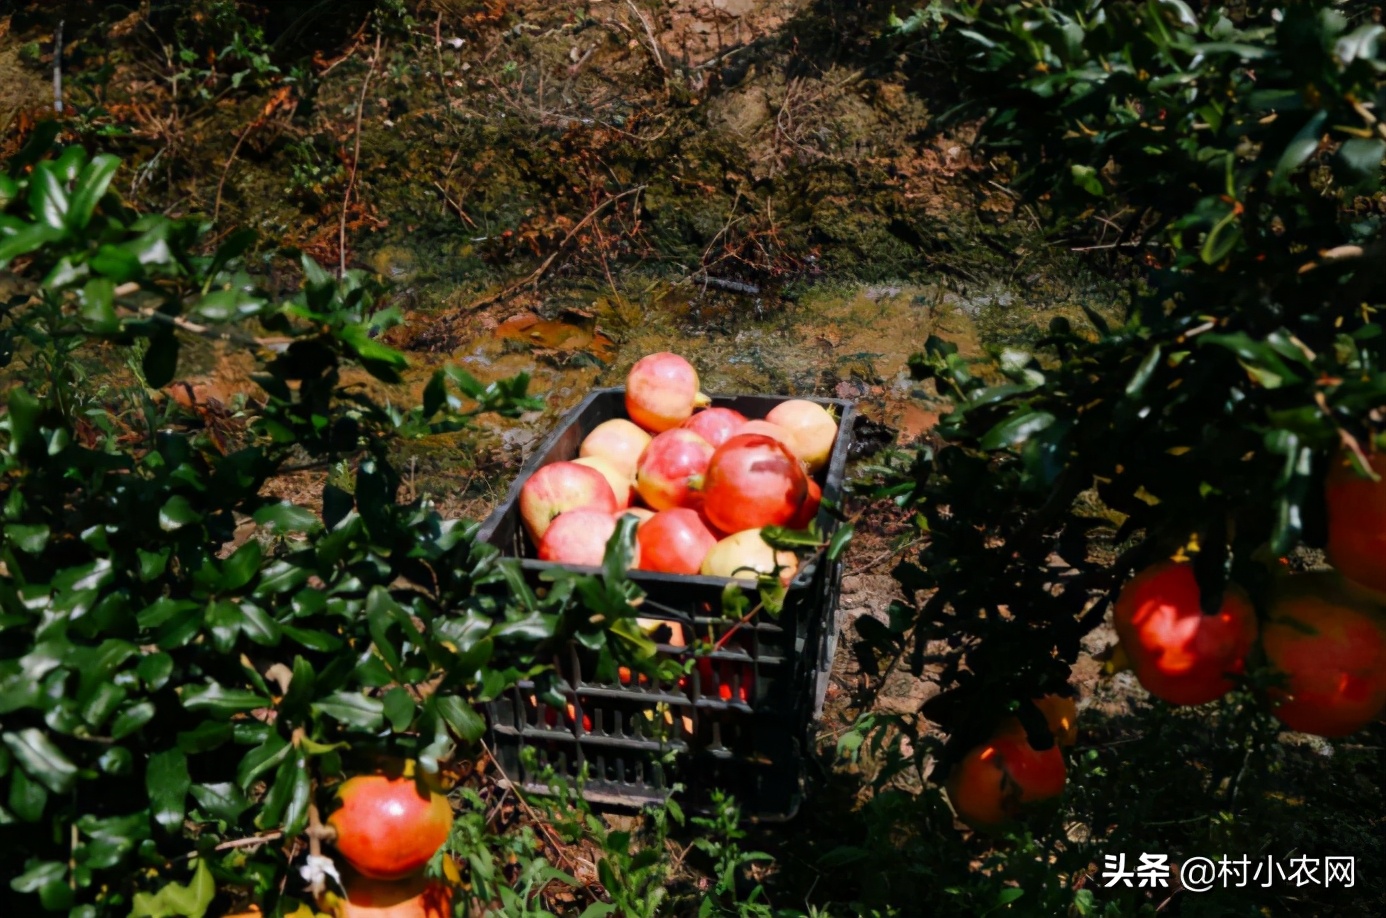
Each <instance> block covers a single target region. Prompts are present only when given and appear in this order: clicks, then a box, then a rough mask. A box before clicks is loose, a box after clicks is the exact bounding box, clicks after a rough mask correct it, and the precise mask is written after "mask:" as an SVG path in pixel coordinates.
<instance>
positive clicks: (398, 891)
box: [328, 871, 452, 918]
mask: <svg viewBox="0 0 1386 918" xmlns="http://www.w3.org/2000/svg"><path fill="white" fill-rule="evenodd" d="M345 892H347V899H341V897H338V896H328V899H330V900H334V901H331V904H330V906H328V910H330V911H331V914H333V917H334V918H452V889H449V887H448V885H446V883H442V882H439V881H435V879H428V878H427V876H423V875H421V874H420V875H414V876H407V878H405V879H398V881H387V879H371V878H370V876H362V875H359V874H353V872H349V871H348V874H347V876H345Z"/></svg>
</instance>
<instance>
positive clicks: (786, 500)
mask: <svg viewBox="0 0 1386 918" xmlns="http://www.w3.org/2000/svg"><path fill="white" fill-rule="evenodd" d="M807 494H808V475H807V474H806V473H805V471H804V466H803V463H801V462H800V461H799V459H798V457H797V456H795V455H794V453H793V452H791V451H790V450H789V448H788V447H786V446H785V445H784V444H782V443H780V442H779V441H778V440H776V439H774V438H773V437H768V436H765V435H764V434H737V435H736V436H734V437H732V438H731V439H730V440H728V441H727V442H726V443H723V444H722V445H721V446H719V447H718V448H717V451H716V452H714V453H713V454H712V459H711V460H710V461H709V462H708V466H707V474H706V475H705V476H704V478H703V509H704V512H705V513H706V514H707V518H708V519H709V520H710V521H711V522H712V524H713V525H714V526H716V527H717V528H718V529H720V530H722V531H723V532H731V533H736V532H740V531H741V530H743V529H759V528H761V527H764V526H783V525H784V524H785V523H788V522H789V521H790V520H791V519H793V518H794V514H795V512H796V511H798V509H799V507H800V505H801V504H802V503H803V502H804V498H805V496H806V495H807Z"/></svg>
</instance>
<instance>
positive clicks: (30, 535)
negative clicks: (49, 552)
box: [5, 523, 49, 555]
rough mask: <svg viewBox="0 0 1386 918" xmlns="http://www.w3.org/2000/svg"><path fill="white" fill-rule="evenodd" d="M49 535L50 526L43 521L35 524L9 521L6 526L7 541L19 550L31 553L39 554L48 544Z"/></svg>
mask: <svg viewBox="0 0 1386 918" xmlns="http://www.w3.org/2000/svg"><path fill="white" fill-rule="evenodd" d="M48 535H49V530H48V527H47V526H45V525H43V524H41V523H35V524H33V525H27V524H24V523H9V524H8V525H6V526H5V541H6V542H8V543H9V544H11V545H13V546H14V547H15V548H17V549H18V550H20V551H22V552H25V553H27V554H31V555H37V554H39V553H40V552H42V551H43V549H44V546H46V545H47V544H48Z"/></svg>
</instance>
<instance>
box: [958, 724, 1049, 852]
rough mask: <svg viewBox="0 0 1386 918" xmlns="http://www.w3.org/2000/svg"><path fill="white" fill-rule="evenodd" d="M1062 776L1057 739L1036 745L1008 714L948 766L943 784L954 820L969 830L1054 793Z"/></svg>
mask: <svg viewBox="0 0 1386 918" xmlns="http://www.w3.org/2000/svg"><path fill="white" fill-rule="evenodd" d="M1066 780H1067V770H1066V769H1065V767H1064V756H1063V753H1062V752H1061V751H1060V750H1059V746H1058V744H1057V743H1056V744H1054V745H1053V746H1050V747H1049V748H1048V749H1045V750H1043V751H1040V750H1037V749H1035V748H1034V747H1033V746H1031V745H1030V740H1029V737H1027V736H1026V734H1025V728H1024V727H1022V726H1021V724H1020V721H1019V720H1017V719H1015V718H1008V719H1007V720H1006V721H1005V722H1003V723H1002V725H1001V727H1000V728H999V729H998V730H997V731H996V733H995V734H994V735H993V736H992V738H991V739H990V740H988V741H987V742H985V743H982V744H980V745H978V746H975V747H973V748H972V749H971V750H970V751H969V752H968V753H967V755H965V756H963V759H962V761H960V762H958V763H957V764H956V765H954V766H953V768H952V769H951V770H950V771H949V772H948V780H947V782H946V783H945V785H944V786H945V788H946V790H947V791H948V800H949V802H950V803H952V804H953V809H954V810H955V811H956V812H957V814H958V818H959V819H961V820H962V821H963V822H965V823H967V824H968V825H969V826H971V827H972V828H974V829H979V830H991V829H1000V828H1004V827H1005V826H1007V825H1009V824H1011V823H1012V822H1013V821H1014V820H1015V819H1016V818H1017V817H1018V816H1020V815H1022V814H1023V813H1024V812H1025V811H1026V810H1027V809H1030V808H1032V807H1033V806H1035V805H1036V804H1040V803H1043V802H1044V801H1046V800H1052V799H1053V798H1055V797H1058V796H1059V795H1060V794H1062V793H1063V791H1064V784H1065V782H1066Z"/></svg>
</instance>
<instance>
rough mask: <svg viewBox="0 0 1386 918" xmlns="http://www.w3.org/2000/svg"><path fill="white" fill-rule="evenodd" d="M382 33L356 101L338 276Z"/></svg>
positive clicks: (343, 260)
mask: <svg viewBox="0 0 1386 918" xmlns="http://www.w3.org/2000/svg"><path fill="white" fill-rule="evenodd" d="M381 36H382V33H381V32H376V33H375V54H374V55H373V56H372V57H371V67H370V69H369V70H367V71H366V79H365V80H363V81H362V83H361V98H360V99H359V100H358V101H357V103H356V141H355V148H354V149H353V151H352V154H351V176H350V177H349V178H348V179H347V187H346V193H345V194H344V195H342V219H341V222H340V223H339V224H338V226H337V249H338V252H337V254H338V262H337V276H338V277H342V276H344V275H345V274H346V257H347V256H346V225H347V209H348V208H349V207H350V206H351V193H352V192H353V191H355V190H356V167H357V165H358V164H359V163H360V162H361V119H362V117H363V116H364V115H365V113H366V92H367V91H369V89H370V87H371V77H373V76H375V66H376V64H377V63H379V61H380V39H381Z"/></svg>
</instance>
